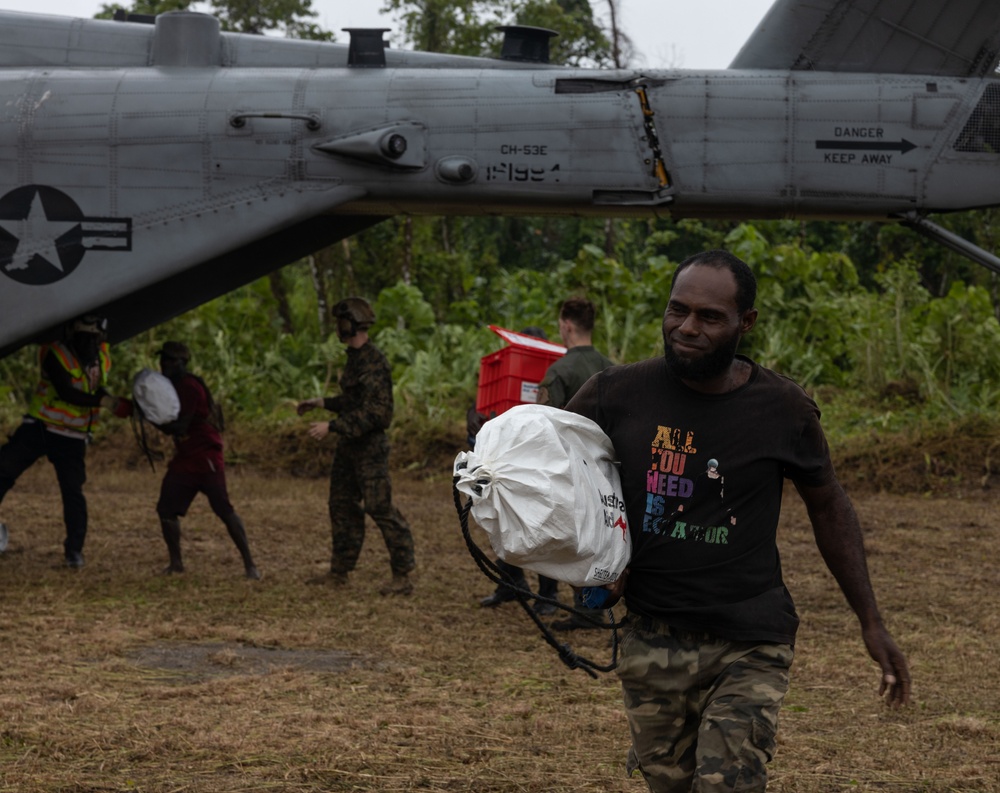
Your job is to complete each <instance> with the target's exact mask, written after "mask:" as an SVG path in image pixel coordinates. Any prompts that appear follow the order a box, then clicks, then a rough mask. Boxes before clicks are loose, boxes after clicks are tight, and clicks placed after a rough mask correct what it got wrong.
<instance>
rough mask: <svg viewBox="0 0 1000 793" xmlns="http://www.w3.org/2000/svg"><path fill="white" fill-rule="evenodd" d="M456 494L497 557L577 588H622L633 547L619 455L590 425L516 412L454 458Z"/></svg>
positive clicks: (547, 411) (536, 409) (555, 411)
mask: <svg viewBox="0 0 1000 793" xmlns="http://www.w3.org/2000/svg"><path fill="white" fill-rule="evenodd" d="M455 476H456V477H458V479H457V481H456V487H457V488H458V490H459V491H460V492H462V493H464V494H466V495H468V496H469V497H471V499H472V508H471V513H472V516H473V517H474V518H475V520H476V522H477V523H478V524H479V525H480V526H481V527H482V528H483V529H484V530H485V532H486V534H487V536H488V537H489V540H490V544H491V545H492V546H493V550H494V551H495V552H496V554H497V556H499V557H500V558H501V559H503V560H504V561H505V562H508V563H510V564H513V565H517V566H518V567H523V568H525V569H526V570H531V571H533V572H535V573H539V574H541V575H545V576H548V577H549V578H554V579H556V580H557V581H563V582H564V583H567V584H570V585H572V586H576V587H589V586H601V585H603V584H609V583H612V582H613V581H616V580H617V579H618V577H619V576H620V575H621V573H622V571H623V570H624V569H625V567H626V565H627V564H628V561H629V557H630V556H631V553H632V540H631V538H630V536H629V531H628V519H627V518H626V516H625V504H624V502H623V500H622V496H621V478H620V476H619V473H618V468H617V467H616V466H615V465H614V449H613V447H612V445H611V441H610V439H609V438H608V436H607V435H605V434H604V432H603V430H601V428H600V427H599V426H598V425H597V424H596V423H594V422H593V421H591V420H590V419H588V418H585V417H583V416H580V415H578V414H576V413H571V412H569V411H567V410H560V409H559V408H554V407H548V406H546V405H518V406H517V407H513V408H511V409H510V410H508V411H507V412H505V413H502V414H500V415H499V416H497V417H496V418H493V419H490V420H489V421H487V422H486V423H485V424H484V425H483V428H482V429H481V430H480V431H479V434H478V435H477V436H476V450H475V451H473V452H462V453H460V454H459V455H458V457H457V458H456V459H455Z"/></svg>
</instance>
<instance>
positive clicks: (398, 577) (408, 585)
mask: <svg viewBox="0 0 1000 793" xmlns="http://www.w3.org/2000/svg"><path fill="white" fill-rule="evenodd" d="M378 593H379V594H380V595H382V596H383V597H385V596H387V595H410V594H413V582H412V581H411V580H410V576H409V574H407V573H395V572H394V573H393V574H392V581H390V582H389V583H388V584H386V585H385V586H384V587H382V588H381V589H380V590H379V591H378Z"/></svg>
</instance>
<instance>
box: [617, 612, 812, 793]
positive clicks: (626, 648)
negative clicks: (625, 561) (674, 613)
mask: <svg viewBox="0 0 1000 793" xmlns="http://www.w3.org/2000/svg"><path fill="white" fill-rule="evenodd" d="M620 656H621V657H620V661H619V664H618V669H617V672H618V677H619V678H620V680H621V683H622V692H623V695H624V700H625V712H626V715H627V716H628V723H629V729H630V731H631V733H632V748H631V749H630V751H629V757H628V766H627V770H628V773H629V774H630V775H631V774H632V772H633V771H635V770H636V769H637V768H638V769H639V770H640V771H641V772H642V775H643V777H644V778H645V780H646V783H647V784H648V785H649V789H650V790H651V791H653V793H722V791H727V793H736V792H738V793H743V792H745V791H763V790H764V789H765V788H766V787H767V768H766V764H767V763H768V762H769V761H770V760H771V757H772V755H773V754H774V735H775V732H776V730H777V727H778V711H779V710H780V709H781V701H782V700H783V699H784V696H785V693H786V692H787V691H788V670H789V667H790V666H791V664H792V656H793V651H792V647H791V645H787V644H767V643H765V644H758V643H753V642H733V641H725V640H722V639H717V638H715V637H712V636H709V635H708V634H702V633H690V632H687V631H678V630H673V629H671V628H670V627H669V626H667V625H664V624H662V623H659V622H656V621H654V620H650V619H648V618H646V617H640V616H638V615H635V614H630V615H629V617H628V626H627V627H626V628H625V631H624V637H623V639H622V644H621V647H620Z"/></svg>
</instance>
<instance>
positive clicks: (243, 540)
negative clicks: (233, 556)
mask: <svg viewBox="0 0 1000 793" xmlns="http://www.w3.org/2000/svg"><path fill="white" fill-rule="evenodd" d="M226 529H227V530H228V531H229V536H230V537H231V538H232V540H233V543H235V545H236V547H237V549H238V550H239V552H240V556H242V557H243V568H244V569H245V570H246V577H247V578H249V579H252V580H254V581H259V580H260V573H259V572H258V571H257V567H256V565H254V563H253V557H252V556H251V555H250V543H248V542H247V530H246V527H245V526H244V525H243V521H242V520H241V519H240V516H239V515H237V514H236V513H235V512H234V513H233V514H232V515H230V516H229V517H228V518H227V519H226Z"/></svg>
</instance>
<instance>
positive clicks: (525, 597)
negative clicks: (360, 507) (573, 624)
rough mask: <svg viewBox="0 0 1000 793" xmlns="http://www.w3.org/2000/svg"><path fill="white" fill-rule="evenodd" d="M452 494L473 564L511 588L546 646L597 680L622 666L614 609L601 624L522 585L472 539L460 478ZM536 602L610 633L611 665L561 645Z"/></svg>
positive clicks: (490, 577)
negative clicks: (540, 612)
mask: <svg viewBox="0 0 1000 793" xmlns="http://www.w3.org/2000/svg"><path fill="white" fill-rule="evenodd" d="M484 484H485V483H484ZM452 495H453V496H454V499H455V509H456V511H457V512H458V521H459V523H460V524H461V525H462V536H463V537H464V538H465V545H466V547H467V548H468V549H469V553H470V554H471V555H472V559H473V561H475V563H476V565H477V566H478V567H479V569H480V570H481V571H482V572H483V575H485V576H486V577H487V578H488V579H489V580H490V581H492V582H493V583H494V584H496V585H497V586H504V587H507V588H509V589H510V591H511V592H513V594H514V598H515V599H516V600H517V602H518V603H520V604H521V608H523V609H524V612H525V614H527V615H528V617H530V618H531V621H532V622H534V623H535V626H536V627H537V628H538V630H539V632H540V633H541V634H542V638H543V639H545V641H546V643H547V644H548V645H549V646H550V647H552V648H553V649H554V650H555V651H556V652H557V653H558V654H559V659H560V660H561V661H562V662H563V663H564V664H566V666H568V667H569V668H570V669H582V670H583V671H584V672H586V673H587V674H588V675H590V676H591V677H594V678H596V677H597V673H598V672H611V671H613V670H614V669H615V667H617V666H618V628H620V627H621V626H622V624H623V623H620V622H615V614H614V610H613V609H610V608H609V609H608V611H607V618H608V621H607V622H600V621H598V620H596V619H594V618H593V617H592V616H591V615H589V614H586V613H584V612H581V611H579V610H577V609H575V608H573V607H572V606H567V605H566V604H565V603H562V602H560V601H558V600H555V599H553V598H546V597H542V596H541V595H535V594H534V593H533V592H532V591H531V590H530V589H527V588H526V587H523V586H519V585H518V584H517V583H516V582H515V581H514V579H512V578H511V577H510V576H509V575H508V574H507V572H506V571H504V570H503V569H501V568H500V567H498V566H497V564H496V563H495V562H494V561H493V560H491V559H490V558H489V557H488V556H487V555H486V554H485V553H483V550H482V549H481V548H480V547H479V546H478V545H476V542H475V540H473V539H472V534H471V532H470V531H469V512H470V511H471V510H472V499H471V498H469V499H468V500H467V501H466V502H465V504H463V503H462V496H461V493H460V492H459V490H458V477H457V476H456V477H455V478H454V480H453V482H452ZM535 600H537V601H539V602H541V603H547V604H550V605H553V606H555V607H557V608H560V609H562V610H563V611H566V612H568V613H569V614H572V615H574V617H576V618H577V619H581V620H585V621H586V622H588V623H590V624H591V625H593V626H594V627H595V628H604V629H606V630H610V631H611V663H609V664H604V665H602V664H598V663H595V662H594V661H591V660H590V659H589V658H585V657H584V656H582V655H579V654H577V653H575V652H574V651H573V648H571V647H570V646H569V645H568V644H566V643H564V642H560V641H559V640H558V639H556V637H555V635H554V634H553V633H552V631H551V629H550V628H549V626H548V625H546V624H545V623H544V622H542V621H541V620H540V619H539V617H538V615H537V614H536V613H535V610H534V609H533V608H532V607H531V602H532V601H535Z"/></svg>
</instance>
